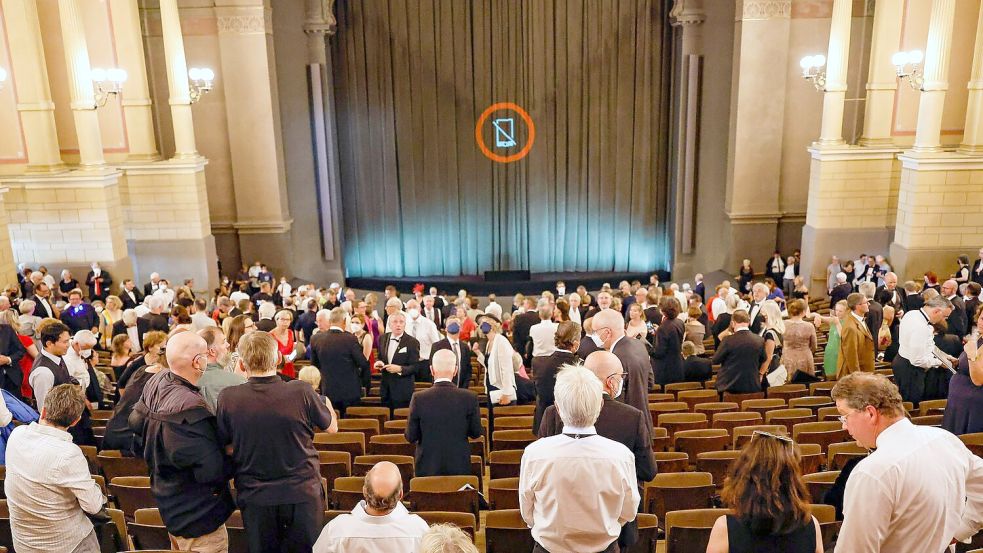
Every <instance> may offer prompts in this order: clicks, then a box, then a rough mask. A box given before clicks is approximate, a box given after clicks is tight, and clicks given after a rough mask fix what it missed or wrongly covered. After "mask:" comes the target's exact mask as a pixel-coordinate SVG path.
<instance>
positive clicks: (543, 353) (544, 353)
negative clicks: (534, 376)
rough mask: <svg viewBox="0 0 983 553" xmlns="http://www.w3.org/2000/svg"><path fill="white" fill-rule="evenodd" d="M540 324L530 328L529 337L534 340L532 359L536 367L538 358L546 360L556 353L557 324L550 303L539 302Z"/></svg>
mask: <svg viewBox="0 0 983 553" xmlns="http://www.w3.org/2000/svg"><path fill="white" fill-rule="evenodd" d="M536 311H537V312H538V313H539V322H538V323H537V324H534V325H532V326H531V327H529V337H530V338H531V339H532V358H533V361H532V362H533V366H535V363H536V358H537V357H542V358H546V357H549V356H550V355H552V354H553V352H554V351H556V344H555V343H554V342H555V340H556V323H554V322H553V306H552V305H550V303H549V302H544V301H543V300H540V301H539V307H538V308H537V309H536Z"/></svg>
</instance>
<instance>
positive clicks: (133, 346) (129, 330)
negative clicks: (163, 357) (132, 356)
mask: <svg viewBox="0 0 983 553" xmlns="http://www.w3.org/2000/svg"><path fill="white" fill-rule="evenodd" d="M126 336H127V337H129V339H130V351H131V352H134V353H136V352H138V351H142V350H143V344H141V343H140V332H139V331H138V329H137V325H133V326H128V327H126Z"/></svg>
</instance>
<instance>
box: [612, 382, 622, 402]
mask: <svg viewBox="0 0 983 553" xmlns="http://www.w3.org/2000/svg"><path fill="white" fill-rule="evenodd" d="M623 391H625V381H624V380H622V381H621V383H620V384H618V393H616V394H614V397H613V398H612V399H618V398H619V397H621V392H623Z"/></svg>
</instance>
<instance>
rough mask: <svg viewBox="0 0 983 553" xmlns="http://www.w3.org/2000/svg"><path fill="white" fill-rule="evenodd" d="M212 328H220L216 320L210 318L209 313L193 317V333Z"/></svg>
mask: <svg viewBox="0 0 983 553" xmlns="http://www.w3.org/2000/svg"><path fill="white" fill-rule="evenodd" d="M210 326H218V325H217V324H215V320H214V319H212V318H211V317H209V316H208V313H205V312H202V311H199V312H197V313H194V314H193V315H191V330H192V331H193V332H198V331H199V330H202V329H205V328H208V327H210Z"/></svg>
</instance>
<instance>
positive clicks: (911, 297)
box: [904, 294, 925, 311]
mask: <svg viewBox="0 0 983 553" xmlns="http://www.w3.org/2000/svg"><path fill="white" fill-rule="evenodd" d="M904 303H905V311H915V310H916V309H921V308H922V307H924V306H925V298H924V297H923V296H922V295H921V294H908V295H907V296H905V299H904Z"/></svg>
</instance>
